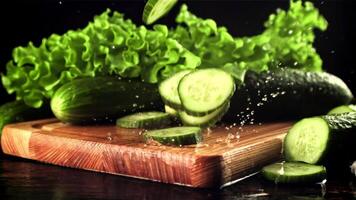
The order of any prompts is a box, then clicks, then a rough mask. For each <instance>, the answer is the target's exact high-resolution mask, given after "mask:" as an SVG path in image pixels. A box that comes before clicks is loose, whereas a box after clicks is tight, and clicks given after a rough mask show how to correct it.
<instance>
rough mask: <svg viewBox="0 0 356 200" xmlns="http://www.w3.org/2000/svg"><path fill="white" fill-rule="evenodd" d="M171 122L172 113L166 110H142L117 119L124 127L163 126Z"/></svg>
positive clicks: (118, 124) (117, 122)
mask: <svg viewBox="0 0 356 200" xmlns="http://www.w3.org/2000/svg"><path fill="white" fill-rule="evenodd" d="M170 124H171V119H170V115H169V114H168V113H164V112H140V113H135V114H132V115H127V116H125V117H121V118H119V119H117V120H116V125H117V126H119V127H123V128H162V127H166V126H168V125H170Z"/></svg>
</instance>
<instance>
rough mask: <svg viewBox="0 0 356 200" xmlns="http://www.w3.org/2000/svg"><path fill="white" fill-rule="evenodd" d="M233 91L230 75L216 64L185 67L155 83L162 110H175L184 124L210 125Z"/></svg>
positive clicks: (227, 107) (221, 113)
mask: <svg viewBox="0 0 356 200" xmlns="http://www.w3.org/2000/svg"><path fill="white" fill-rule="evenodd" d="M234 91H235V81H234V79H233V78H232V76H231V75H230V74H228V73H226V72H225V71H223V70H220V69H216V68H208V69H200V70H195V71H190V70H185V71H182V72H179V73H177V74H175V75H173V76H172V77H170V78H168V79H166V80H164V81H163V82H162V83H161V84H160V86H159V93H160V95H161V97H162V99H163V101H164V102H165V104H166V108H168V109H166V112H169V113H176V112H177V113H178V117H179V118H180V120H181V121H182V123H183V124H184V125H186V126H199V127H209V126H213V125H214V124H215V123H216V122H218V121H219V120H220V119H221V118H222V116H223V115H224V114H225V113H226V112H227V110H228V109H229V106H230V98H231V97H232V95H233V94H234Z"/></svg>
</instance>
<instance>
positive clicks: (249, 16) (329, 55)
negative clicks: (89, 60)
mask: <svg viewBox="0 0 356 200" xmlns="http://www.w3.org/2000/svg"><path fill="white" fill-rule="evenodd" d="M183 2H184V3H187V4H188V6H189V9H190V10H191V11H192V12H193V13H195V14H196V15H197V16H199V17H202V18H212V19H214V20H215V21H216V22H217V24H218V25H221V26H226V27H227V28H228V30H229V32H230V33H231V34H232V35H234V36H245V35H254V34H259V33H260V32H261V31H262V30H263V29H264V28H263V22H264V21H266V19H267V18H268V16H269V15H270V14H271V13H274V12H275V10H276V9H277V8H283V9H287V8H288V6H289V1H288V0H225V1H224V0H190V1H182V0H180V1H179V3H178V5H176V6H175V7H174V9H173V10H172V11H171V12H170V13H169V14H168V16H166V17H164V18H163V19H161V20H159V21H158V22H159V23H164V24H169V25H170V26H172V25H174V18H175V16H176V13H177V12H178V9H179V7H180V6H179V5H180V4H182V3H183ZM144 5H145V0H31V1H25V0H23V1H20V0H11V1H10V0H9V1H1V3H0V21H1V24H0V27H1V28H0V33H1V34H0V72H1V73H3V72H4V71H5V64H6V63H7V62H8V61H9V60H10V59H11V53H12V49H13V48H14V47H17V46H20V45H21V46H26V45H27V43H28V42H29V41H33V42H34V43H35V44H36V45H38V44H40V41H41V39H42V38H43V37H48V36H49V35H50V34H52V33H59V34H62V33H65V32H66V31H67V30H69V29H76V28H82V27H84V26H86V24H87V23H88V22H89V21H91V20H92V19H93V16H94V15H97V14H100V13H102V12H103V11H105V10H106V9H107V8H111V9H112V10H117V11H119V12H122V13H125V15H126V17H127V18H131V19H132V20H133V21H134V22H135V23H137V24H142V20H141V17H142V11H143V7H144ZM314 5H315V6H316V7H317V8H319V10H320V12H321V14H322V15H324V16H325V18H326V19H327V20H328V22H329V27H328V29H327V31H325V32H319V31H317V32H316V35H317V37H316V41H315V47H316V49H317V51H318V52H319V54H320V55H321V57H322V59H323V61H324V69H325V70H326V71H328V72H331V73H333V74H336V75H337V76H339V77H341V78H342V79H343V80H344V81H345V82H346V83H347V84H348V85H349V87H350V88H351V89H352V91H353V93H354V94H356V78H355V77H356V76H355V74H356V69H355V56H356V55H355V51H354V49H353V48H354V45H355V44H356V42H355V36H356V34H355V33H356V32H354V31H353V30H355V29H356V27H355V26H356V23H355V19H356V17H355V14H354V13H355V8H356V1H354V0H318V1H314ZM13 99H14V96H13V95H12V96H10V95H8V94H7V93H6V91H5V90H4V89H3V87H2V85H1V86H0V103H3V102H6V101H10V100H13Z"/></svg>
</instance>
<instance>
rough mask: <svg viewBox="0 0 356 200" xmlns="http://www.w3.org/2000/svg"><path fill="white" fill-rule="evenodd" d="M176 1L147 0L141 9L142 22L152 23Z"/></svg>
mask: <svg viewBox="0 0 356 200" xmlns="http://www.w3.org/2000/svg"><path fill="white" fill-rule="evenodd" d="M176 3H177V0H148V1H147V3H146V5H145V8H144V9H143V16H142V19H143V22H145V23H146V24H152V23H153V22H155V21H157V20H158V19H159V18H161V17H162V16H163V15H165V14H167V13H168V12H169V11H170V10H171V9H172V8H173V6H174V5H175V4H176Z"/></svg>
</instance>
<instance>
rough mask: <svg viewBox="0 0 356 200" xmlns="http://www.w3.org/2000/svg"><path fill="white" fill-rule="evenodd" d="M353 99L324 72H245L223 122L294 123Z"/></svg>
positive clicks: (334, 77)
mask: <svg viewBox="0 0 356 200" xmlns="http://www.w3.org/2000/svg"><path fill="white" fill-rule="evenodd" d="M352 99H353V95H352V93H351V91H350V89H349V88H348V87H347V85H346V84H345V83H344V82H343V81H342V80H341V79H340V78H338V77H336V76H334V75H332V74H329V73H327V72H304V71H301V70H295V69H289V68H284V69H279V70H274V71H266V72H261V73H257V72H252V71H248V72H247V73H246V76H245V81H244V83H243V84H242V85H241V87H239V88H238V89H237V90H236V92H235V93H234V96H233V97H232V99H231V107H230V110H229V112H228V113H227V114H226V115H225V117H224V120H225V121H229V122H231V121H239V120H240V121H241V120H245V121H249V120H251V119H254V120H256V121H257V120H258V121H272V120H293V119H299V118H303V117H309V116H315V115H323V114H326V113H327V112H328V111H329V110H330V109H332V108H334V107H336V106H339V105H345V104H349V103H350V102H351V100H352ZM243 118H244V119H243Z"/></svg>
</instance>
